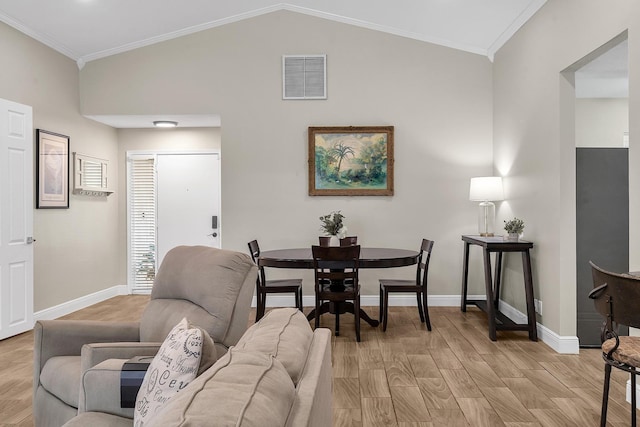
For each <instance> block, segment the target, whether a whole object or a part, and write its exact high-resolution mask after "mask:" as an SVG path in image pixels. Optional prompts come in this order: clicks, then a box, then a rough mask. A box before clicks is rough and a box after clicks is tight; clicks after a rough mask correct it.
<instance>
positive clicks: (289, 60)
mask: <svg viewBox="0 0 640 427" xmlns="http://www.w3.org/2000/svg"><path fill="white" fill-rule="evenodd" d="M282 99H327V56H326V55H283V56H282Z"/></svg>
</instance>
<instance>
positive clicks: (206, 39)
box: [81, 12, 492, 295]
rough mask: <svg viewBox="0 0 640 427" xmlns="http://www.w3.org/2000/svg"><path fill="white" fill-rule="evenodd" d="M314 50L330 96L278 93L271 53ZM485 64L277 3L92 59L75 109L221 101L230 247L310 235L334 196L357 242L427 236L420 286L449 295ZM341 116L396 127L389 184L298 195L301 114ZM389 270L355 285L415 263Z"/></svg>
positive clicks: (486, 160)
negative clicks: (429, 250)
mask: <svg viewBox="0 0 640 427" xmlns="http://www.w3.org/2000/svg"><path fill="white" fill-rule="evenodd" d="M317 53H324V54H327V66H328V70H327V77H328V99H327V100H319V101H318V100H316V101H283V100H282V86H281V57H282V55H283V54H317ZM491 69H492V66H491V63H490V62H489V61H488V59H487V58H485V57H482V56H479V55H474V54H469V53H465V52H461V51H457V50H453V49H448V48H444V47H440V46H435V45H431V44H427V43H423V42H419V41H415V40H411V39H406V38H402V37H398V36H393V35H389V34H385V33H381V32H375V31H371V30H366V29H363V28H358V27H353V26H349V25H345V24H340V23H336V22H332V21H327V20H323V19H319V18H314V17H310V16H305V15H299V14H295V13H291V12H277V13H272V14H268V15H264V16H261V17H257V18H253V19H250V20H246V21H242V22H238V23H234V24H229V25H225V26H223V27H219V28H215V29H211V30H207V31H203V32H200V33H196V34H193V35H189V36H185V37H181V38H179V39H175V40H171V41H167V42H163V43H159V44H156V45H153V46H148V47H145V48H141V49H137V50H135V51H131V52H127V53H123V54H120V55H116V56H112V57H109V58H105V59H101V60H96V61H92V62H89V63H88V64H87V65H86V66H85V68H84V69H83V70H82V72H81V94H82V108H83V112H84V113H85V114H151V113H162V114H167V113H174V114H189V113H204V114H210V113H213V114H220V115H221V119H222V135H221V139H222V216H221V225H222V227H223V228H224V233H225V239H224V246H225V247H226V248H228V249H235V250H240V251H246V250H247V246H246V244H247V242H248V241H249V240H251V239H253V238H257V239H259V241H260V242H261V245H262V247H263V249H269V248H278V247H291V246H294V247H296V246H297V247H300V246H308V245H311V244H312V243H314V242H316V241H317V236H318V235H319V234H320V231H319V225H320V223H319V220H318V217H319V216H320V215H321V214H325V213H328V212H329V211H332V210H338V209H340V210H342V212H343V213H344V214H345V215H346V217H347V219H346V221H347V225H348V227H349V230H350V233H354V234H357V235H358V236H359V238H360V240H361V242H362V244H363V245H366V246H390V247H401V248H416V249H417V247H418V245H419V242H420V239H421V238H422V237H429V238H431V239H434V240H435V241H436V245H435V250H434V255H433V257H432V261H431V262H432V269H431V282H430V286H431V292H432V293H433V294H435V295H438V294H445V295H456V294H459V292H460V277H461V259H462V242H461V241H460V235H461V234H463V233H474V232H476V207H475V204H474V203H473V202H470V201H469V200H468V191H469V178H470V177H472V176H478V175H486V174H491V173H492V148H491V147H492V107H491V103H492V95H491V91H492V83H491ZM340 125H345V126H347V125H394V126H395V172H396V173H395V189H396V192H395V196H393V197H310V196H308V195H307V127H308V126H340ZM394 270H397V271H392V270H388V271H385V272H383V273H381V272H375V273H374V272H367V275H365V277H364V288H365V289H364V293H368V294H376V293H377V286H378V284H377V277H379V276H380V275H381V274H384V275H390V276H394V275H403V276H405V277H406V276H411V274H412V273H411V271H410V270H409V271H402V269H394ZM274 274H285V273H284V272H277V273H274ZM288 274H301V272H289V273H288ZM305 277H306V278H307V279H308V280H305V286H307V287H308V288H310V287H311V286H312V285H311V283H312V282H311V276H310V275H309V274H307V275H306V276H305ZM480 277H481V275H480ZM475 286H476V284H474V288H472V291H474V290H475V289H476V288H475ZM477 289H478V290H479V289H481V288H480V287H477ZM306 292H309V291H306Z"/></svg>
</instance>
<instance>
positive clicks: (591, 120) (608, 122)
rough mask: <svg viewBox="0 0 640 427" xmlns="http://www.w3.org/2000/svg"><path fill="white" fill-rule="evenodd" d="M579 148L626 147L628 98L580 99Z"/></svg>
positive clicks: (577, 126) (578, 114) (578, 109)
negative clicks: (624, 137)
mask: <svg viewBox="0 0 640 427" xmlns="http://www.w3.org/2000/svg"><path fill="white" fill-rule="evenodd" d="M575 120H576V147H623V142H622V140H623V135H624V133H625V132H629V100H628V99H627V98H577V99H576V116H575Z"/></svg>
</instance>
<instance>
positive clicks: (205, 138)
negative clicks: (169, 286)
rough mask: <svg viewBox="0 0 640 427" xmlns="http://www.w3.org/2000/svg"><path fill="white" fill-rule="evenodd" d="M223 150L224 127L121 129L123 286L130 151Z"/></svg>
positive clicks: (125, 277)
mask: <svg viewBox="0 0 640 427" xmlns="http://www.w3.org/2000/svg"><path fill="white" fill-rule="evenodd" d="M195 150H220V128H174V129H119V130H118V175H119V176H120V177H121V178H122V179H121V180H120V183H119V186H118V206H119V212H118V222H119V227H118V230H119V236H118V238H119V243H118V247H120V248H122V249H121V251H120V257H119V265H120V276H119V282H120V283H123V284H124V283H127V244H128V243H127V188H126V184H127V183H126V176H127V168H126V165H127V163H126V158H127V152H128V151H150V152H151V151H153V152H169V151H171V152H176V151H195Z"/></svg>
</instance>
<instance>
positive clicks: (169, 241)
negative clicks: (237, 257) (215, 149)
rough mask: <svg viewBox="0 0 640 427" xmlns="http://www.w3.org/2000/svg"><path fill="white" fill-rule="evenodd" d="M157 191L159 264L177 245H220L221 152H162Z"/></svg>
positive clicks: (159, 156) (158, 165)
mask: <svg viewBox="0 0 640 427" xmlns="http://www.w3.org/2000/svg"><path fill="white" fill-rule="evenodd" d="M157 191H158V196H157V197H158V199H157V215H158V217H157V224H158V231H157V233H158V234H157V240H158V248H157V263H158V264H157V265H160V264H161V263H162V259H163V258H164V255H165V254H166V253H167V252H168V251H169V250H170V249H171V248H173V247H175V246H179V245H206V246H213V247H217V248H219V247H220V230H219V224H218V223H219V218H220V155H219V154H217V153H206V154H203V153H186V154H158V157H157ZM214 218H215V219H214Z"/></svg>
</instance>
